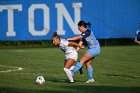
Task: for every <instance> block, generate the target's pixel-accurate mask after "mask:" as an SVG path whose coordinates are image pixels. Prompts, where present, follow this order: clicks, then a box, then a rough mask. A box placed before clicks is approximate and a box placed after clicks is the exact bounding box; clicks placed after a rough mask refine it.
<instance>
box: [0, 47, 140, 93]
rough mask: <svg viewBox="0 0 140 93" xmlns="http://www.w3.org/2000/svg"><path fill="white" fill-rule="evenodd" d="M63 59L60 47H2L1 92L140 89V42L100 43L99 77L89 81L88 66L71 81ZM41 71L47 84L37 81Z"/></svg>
mask: <svg viewBox="0 0 140 93" xmlns="http://www.w3.org/2000/svg"><path fill="white" fill-rule="evenodd" d="M85 51H86V49H83V50H80V52H79V58H80V57H81V56H82V54H83V53H84V52H85ZM63 61H64V55H63V53H62V52H61V51H60V49H59V48H32V49H0V93H140V46H112V47H101V54H100V55H99V56H98V57H96V59H95V60H94V62H93V66H94V71H95V74H94V76H95V80H96V81H95V83H90V84H86V83H84V82H85V81H86V80H87V73H86V69H85V67H84V69H83V70H84V74H83V75H80V74H79V72H78V73H76V75H75V76H74V79H75V83H68V82H67V77H66V76H65V74H64V71H63ZM17 67H21V68H23V69H22V70H19V71H16V70H17V69H18V68H17ZM10 70H11V71H10ZM6 71H7V72H6ZM38 75H42V76H44V77H45V79H46V83H45V84H43V85H37V84H36V83H35V79H36V77H37V76H38Z"/></svg>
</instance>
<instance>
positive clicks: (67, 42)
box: [61, 39, 69, 46]
mask: <svg viewBox="0 0 140 93" xmlns="http://www.w3.org/2000/svg"><path fill="white" fill-rule="evenodd" d="M61 44H62V46H68V44H69V41H68V40H65V39H62V40H61Z"/></svg>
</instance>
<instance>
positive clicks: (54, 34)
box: [52, 32, 60, 39]
mask: <svg viewBox="0 0 140 93" xmlns="http://www.w3.org/2000/svg"><path fill="white" fill-rule="evenodd" d="M54 37H56V38H59V39H60V37H59V35H58V34H57V32H54V33H53V36H52V38H54Z"/></svg>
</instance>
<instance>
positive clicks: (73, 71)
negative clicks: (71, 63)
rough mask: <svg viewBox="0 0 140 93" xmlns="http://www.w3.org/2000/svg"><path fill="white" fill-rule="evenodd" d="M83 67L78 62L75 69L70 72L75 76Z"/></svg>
mask: <svg viewBox="0 0 140 93" xmlns="http://www.w3.org/2000/svg"><path fill="white" fill-rule="evenodd" d="M82 66H83V65H82V64H81V63H80V62H77V64H76V65H75V67H74V68H73V69H72V70H71V72H72V74H75V73H76V72H77V71H78V70H79V69H80V68H81V67H82Z"/></svg>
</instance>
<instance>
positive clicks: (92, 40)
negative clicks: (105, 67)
mask: <svg viewBox="0 0 140 93" xmlns="http://www.w3.org/2000/svg"><path fill="white" fill-rule="evenodd" d="M90 25H91V24H90V22H88V23H86V22H85V21H80V22H79V23H78V29H79V30H80V32H82V33H81V35H79V36H76V37H73V38H69V39H68V40H79V39H82V38H84V39H85V40H86V42H87V44H88V50H87V51H86V53H85V54H84V55H83V56H82V58H81V59H80V61H79V62H77V64H76V65H75V67H74V69H72V70H71V75H72V76H73V75H74V74H75V73H76V72H77V71H78V70H79V69H80V68H81V67H82V66H83V64H84V63H85V65H86V68H87V73H88V80H87V81H86V83H91V82H94V78H93V67H92V64H91V63H92V61H93V59H94V58H95V57H96V56H97V55H99V54H100V44H99V42H98V40H97V39H96V37H95V35H94V34H93V32H92V31H91V30H90V29H87V28H88V27H90Z"/></svg>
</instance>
